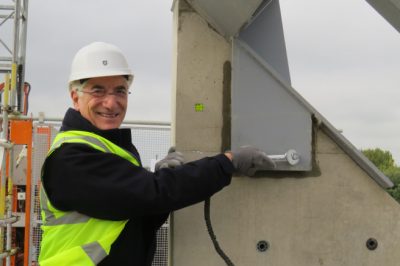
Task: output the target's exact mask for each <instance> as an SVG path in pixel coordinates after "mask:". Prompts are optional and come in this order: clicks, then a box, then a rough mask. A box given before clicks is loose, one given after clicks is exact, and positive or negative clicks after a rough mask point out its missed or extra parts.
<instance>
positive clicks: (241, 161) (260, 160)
mask: <svg viewBox="0 0 400 266" xmlns="http://www.w3.org/2000/svg"><path fill="white" fill-rule="evenodd" d="M231 153H232V156H233V158H232V163H233V166H234V168H235V172H236V173H238V174H242V175H245V176H253V175H254V174H255V173H256V172H257V171H259V170H271V169H274V168H275V167H276V164H275V162H274V161H273V160H272V159H270V158H269V157H268V156H267V154H266V153H265V152H263V151H261V150H259V149H257V148H255V147H251V146H243V147H240V148H239V149H237V150H234V151H231Z"/></svg>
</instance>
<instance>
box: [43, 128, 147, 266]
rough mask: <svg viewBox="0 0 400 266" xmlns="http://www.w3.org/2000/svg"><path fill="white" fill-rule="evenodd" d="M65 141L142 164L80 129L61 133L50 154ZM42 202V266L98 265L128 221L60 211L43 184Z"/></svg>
mask: <svg viewBox="0 0 400 266" xmlns="http://www.w3.org/2000/svg"><path fill="white" fill-rule="evenodd" d="M64 143H82V144H86V145H89V146H90V147H92V148H94V149H96V150H99V151H102V152H105V153H113V154H116V155H118V156H120V157H122V158H124V159H126V160H128V161H130V162H131V163H132V164H134V165H136V166H140V163H139V161H138V160H137V159H136V158H135V157H134V156H133V155H131V154H130V153H129V152H127V151H125V150H124V149H122V148H121V147H119V146H117V145H115V144H114V143H112V142H111V141H109V140H107V139H105V138H103V137H101V136H99V135H97V134H94V133H91V132H87V131H78V130H74V131H64V132H60V133H58V134H57V136H56V138H55V139H54V141H53V144H52V146H51V148H50V150H49V152H48V154H47V157H48V156H50V155H51V154H52V153H53V152H54V150H56V149H57V148H59V147H60V146H61V145H62V144H64ZM40 205H41V209H42V210H41V215H42V220H43V225H42V230H43V235H42V241H41V251H40V256H39V264H40V266H64V265H65V266H67V265H68V266H75V265H76V266H78V265H79V266H86V265H87V266H89V265H90V266H92V265H97V264H98V263H99V262H100V261H101V260H103V259H104V258H105V257H106V256H107V255H108V254H109V253H110V249H111V245H112V244H113V243H114V241H115V240H116V239H117V238H118V236H119V235H120V233H121V232H122V230H123V229H124V227H125V224H126V223H127V222H128V220H123V221H109V220H101V219H95V218H92V217H89V216H86V215H84V214H81V213H78V212H75V211H72V212H63V211H60V210H58V209H57V208H55V207H54V206H53V205H52V204H51V202H50V201H49V199H48V197H47V194H46V191H45V189H44V188H43V186H41V190H40Z"/></svg>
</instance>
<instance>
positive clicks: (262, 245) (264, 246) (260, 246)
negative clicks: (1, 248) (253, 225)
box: [257, 240, 269, 252]
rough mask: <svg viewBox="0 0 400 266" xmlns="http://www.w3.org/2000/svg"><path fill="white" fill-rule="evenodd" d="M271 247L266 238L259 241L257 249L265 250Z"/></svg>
mask: <svg viewBox="0 0 400 266" xmlns="http://www.w3.org/2000/svg"><path fill="white" fill-rule="evenodd" d="M268 248H269V243H268V242H267V241H265V240H261V241H258V243H257V250H258V251H259V252H265V251H267V250H268Z"/></svg>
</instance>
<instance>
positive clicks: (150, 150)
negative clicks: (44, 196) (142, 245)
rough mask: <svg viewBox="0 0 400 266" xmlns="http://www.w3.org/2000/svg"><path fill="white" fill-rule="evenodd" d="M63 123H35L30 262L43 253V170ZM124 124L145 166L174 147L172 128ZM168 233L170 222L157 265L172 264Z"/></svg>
mask: <svg viewBox="0 0 400 266" xmlns="http://www.w3.org/2000/svg"><path fill="white" fill-rule="evenodd" d="M59 126H60V124H59V123H57V122H56V123H46V124H44V123H35V125H34V136H33V142H34V143H33V156H32V157H33V169H32V171H33V173H32V178H33V180H32V192H33V193H32V202H33V204H32V205H33V208H32V210H31V217H32V222H31V228H30V232H31V237H30V239H31V243H30V245H29V246H30V249H29V250H30V254H29V258H30V265H37V261H38V256H39V252H40V241H41V238H42V231H41V229H40V226H41V224H42V220H41V215H40V202H39V191H40V186H41V181H40V172H41V167H42V165H43V162H44V160H45V158H46V155H47V151H48V150H49V148H50V145H51V142H52V140H53V139H54V137H55V136H56V134H57V132H58V129H59ZM124 127H127V128H130V129H131V133H132V142H133V143H134V145H135V146H136V148H137V149H138V151H139V153H140V156H141V161H142V165H143V167H145V168H147V169H150V168H151V164H152V162H153V161H154V160H156V159H159V158H162V157H164V156H165V155H166V154H167V151H168V148H169V147H170V139H171V138H170V131H171V130H170V127H169V126H159V125H149V124H146V125H140V124H124ZM168 234H169V224H168V222H166V223H165V224H164V225H163V226H162V227H161V228H160V229H159V231H158V232H157V250H156V254H155V257H154V261H153V264H152V265H153V266H167V265H168Z"/></svg>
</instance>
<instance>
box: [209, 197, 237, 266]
mask: <svg viewBox="0 0 400 266" xmlns="http://www.w3.org/2000/svg"><path fill="white" fill-rule="evenodd" d="M210 201H211V199H210V198H208V199H206V200H205V201H204V220H205V221H206V226H207V231H208V234H209V235H210V238H211V241H212V242H213V244H214V248H215V250H216V251H217V253H218V255H219V256H220V257H221V258H222V259H223V260H224V261H225V263H226V265H228V266H235V264H233V262H232V261H231V260H230V258H229V257H228V256H227V255H226V254H225V252H224V251H223V250H222V248H221V247H220V245H219V243H218V241H217V237H216V236H215V234H214V230H213V228H212V225H211V217H210Z"/></svg>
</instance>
